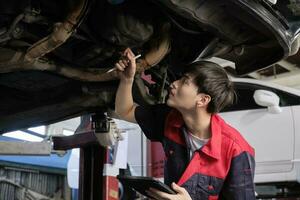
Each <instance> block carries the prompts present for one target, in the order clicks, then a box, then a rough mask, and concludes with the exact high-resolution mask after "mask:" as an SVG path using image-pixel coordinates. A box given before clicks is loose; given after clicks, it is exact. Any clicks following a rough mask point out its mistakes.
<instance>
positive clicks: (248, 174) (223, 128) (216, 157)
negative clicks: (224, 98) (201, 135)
mask: <svg viewBox="0 0 300 200" xmlns="http://www.w3.org/2000/svg"><path fill="white" fill-rule="evenodd" d="M135 118H136V121H137V123H138V124H139V125H140V127H141V128H142V130H143V132H144V133H145V135H146V136H147V138H148V139H150V140H152V141H159V142H161V143H162V145H163V148H164V151H165V155H166V159H165V170H164V180H165V183H166V184H168V185H171V183H172V182H175V183H177V184H178V185H180V186H181V187H184V188H185V189H186V190H187V191H188V193H189V194H190V196H191V198H192V199H193V200H213V199H226V200H254V199H255V191H254V182H253V178H254V167H255V161H254V149H253V148H252V147H251V146H250V145H249V144H248V143H247V142H246V140H245V139H244V138H243V137H242V136H241V134H240V133H239V132H238V131H237V130H236V129H234V128H232V127H231V126H230V125H228V124H227V123H226V122H225V121H224V120H223V119H222V118H221V117H220V116H218V115H217V114H213V115H212V118H211V139H210V140H209V141H208V142H207V143H206V144H205V145H204V146H203V147H201V148H200V149H198V150H196V151H195V152H194V154H193V156H192V158H190V156H189V155H190V154H189V151H190V150H189V148H188V145H187V142H186V139H185V136H184V132H183V128H184V121H183V119H182V116H181V114H180V113H179V112H178V111H176V110H174V109H171V108H169V107H168V106H166V105H164V104H159V105H154V106H143V107H142V106H138V107H137V108H136V110H135Z"/></svg>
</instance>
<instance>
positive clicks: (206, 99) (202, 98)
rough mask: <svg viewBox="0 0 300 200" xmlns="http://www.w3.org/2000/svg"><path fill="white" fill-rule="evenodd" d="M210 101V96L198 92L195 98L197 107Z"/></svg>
mask: <svg viewBox="0 0 300 200" xmlns="http://www.w3.org/2000/svg"><path fill="white" fill-rule="evenodd" d="M210 101H211V97H210V96H209V95H207V94H198V98H197V100H196V106H197V107H203V106H207V105H208V104H209V102H210Z"/></svg>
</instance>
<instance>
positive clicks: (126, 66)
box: [115, 48, 136, 80]
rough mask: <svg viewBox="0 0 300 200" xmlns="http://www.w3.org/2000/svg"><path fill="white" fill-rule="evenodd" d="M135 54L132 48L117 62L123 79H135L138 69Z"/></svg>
mask: <svg viewBox="0 0 300 200" xmlns="http://www.w3.org/2000/svg"><path fill="white" fill-rule="evenodd" d="M134 57H135V55H134V53H133V52H132V51H131V49H130V48H127V49H126V50H125V51H124V53H123V58H122V59H121V60H119V61H118V62H117V63H116V64H115V68H116V69H117V71H118V75H119V77H120V79H121V80H133V78H134V75H135V71H136V62H135V58H134Z"/></svg>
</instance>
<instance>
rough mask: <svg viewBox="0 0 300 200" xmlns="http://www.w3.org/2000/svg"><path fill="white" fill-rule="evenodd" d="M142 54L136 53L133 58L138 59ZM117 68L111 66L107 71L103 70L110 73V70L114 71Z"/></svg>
mask: <svg viewBox="0 0 300 200" xmlns="http://www.w3.org/2000/svg"><path fill="white" fill-rule="evenodd" d="M141 56H142V55H141V54H138V55H136V56H135V57H134V59H138V58H139V57H141ZM116 69H117V68H115V67H114V68H111V69H110V70H108V71H107V72H105V73H110V72H113V71H115V70H116Z"/></svg>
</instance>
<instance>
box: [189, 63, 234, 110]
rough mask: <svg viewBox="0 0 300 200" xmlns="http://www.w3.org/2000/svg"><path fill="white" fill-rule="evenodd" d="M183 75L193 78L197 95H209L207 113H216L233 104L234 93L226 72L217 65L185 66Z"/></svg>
mask: <svg viewBox="0 0 300 200" xmlns="http://www.w3.org/2000/svg"><path fill="white" fill-rule="evenodd" d="M185 74H188V75H190V76H191V77H192V78H193V81H194V83H195V84H196V85H197V86H198V92H199V93H205V94H208V95H210V97H211V102H210V103H209V104H208V107H207V112H209V113H218V112H220V111H221V110H222V109H223V108H224V107H226V106H228V105H230V104H232V103H233V101H234V99H235V91H234V87H233V83H232V82H231V80H229V78H228V76H227V73H226V71H225V70H224V69H223V68H222V67H221V66H220V65H218V64H216V63H213V62H209V61H197V62H194V63H191V64H189V65H188V66H187V68H186V70H185Z"/></svg>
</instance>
